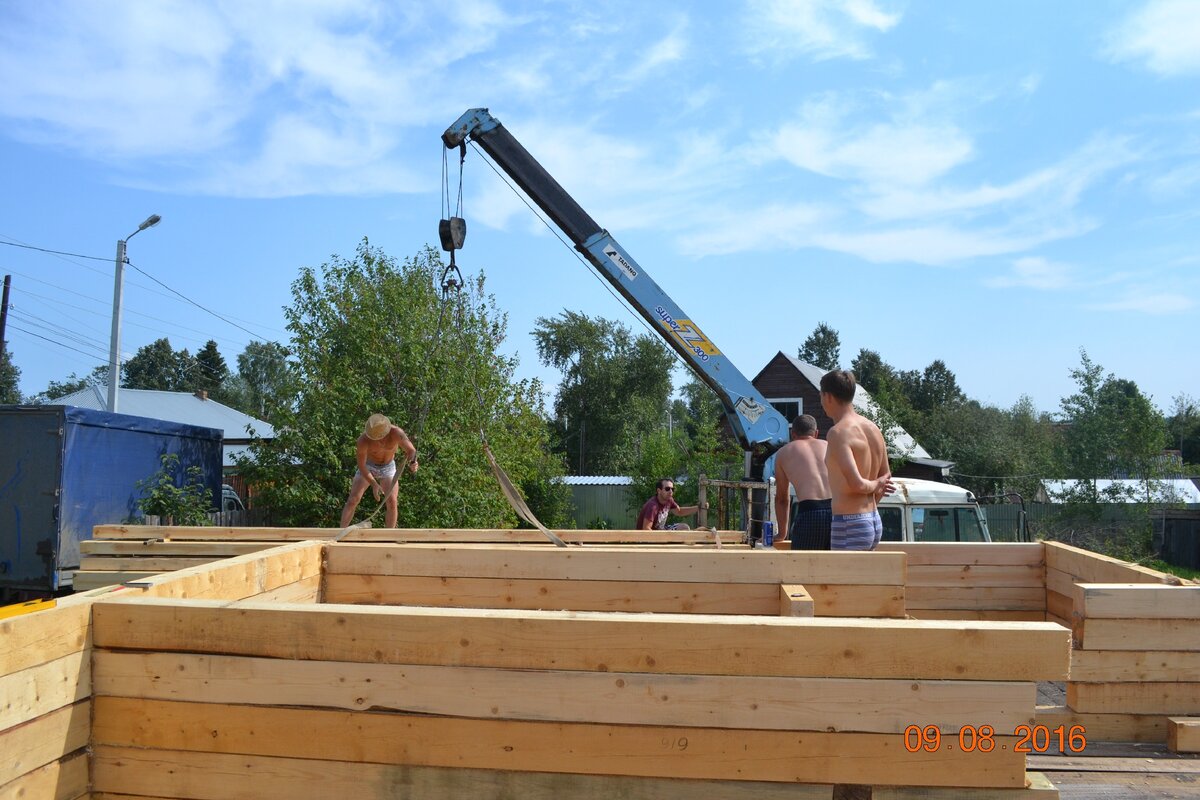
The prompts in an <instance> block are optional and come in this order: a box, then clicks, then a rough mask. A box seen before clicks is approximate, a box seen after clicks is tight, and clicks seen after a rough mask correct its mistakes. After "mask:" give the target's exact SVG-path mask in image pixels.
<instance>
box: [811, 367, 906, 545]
mask: <svg viewBox="0 0 1200 800" xmlns="http://www.w3.org/2000/svg"><path fill="white" fill-rule="evenodd" d="M856 389H857V383H856V382H855V380H854V373H852V372H850V371H848V370H834V371H832V372H827V373H825V375H824V376H822V378H821V407H822V408H823V409H825V413H826V414H828V415H829V418H830V419H832V420H833V423H834V424H833V427H832V428H830V429H829V433H828V434H827V435H826V441H827V442H828V449H827V450H826V453H825V466H826V468H827V469H828V472H829V488H830V491H831V492H832V494H833V502H832V510H833V521H832V523H831V525H830V529H829V538H830V549H832V550H874V549H875V547H876V545H878V544H879V540H880V538H881V537H882V536H883V523H882V522H881V521H880V519H879V511H878V510H877V503H878V502H879V499H880V498H881V497H883V496H884V494H886V493H887V492H888V491H889V490H890V489H891V486H892V471H891V467H890V466H889V465H888V454H887V445H886V444H885V443H884V441H883V434H882V433H880V432H879V428H878V427H877V426H876V425H875V423H874V422H871V420H869V419H867V418H865V417H863V416H860V415H859V414H858V412H856V411H855V410H854V403H853V401H854V392H855V391H856Z"/></svg>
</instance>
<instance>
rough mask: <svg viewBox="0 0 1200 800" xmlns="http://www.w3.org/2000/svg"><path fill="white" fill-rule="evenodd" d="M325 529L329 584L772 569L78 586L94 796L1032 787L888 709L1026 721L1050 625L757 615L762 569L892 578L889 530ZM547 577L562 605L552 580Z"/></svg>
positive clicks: (1058, 673) (1019, 792)
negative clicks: (724, 535) (339, 595)
mask: <svg viewBox="0 0 1200 800" xmlns="http://www.w3.org/2000/svg"><path fill="white" fill-rule="evenodd" d="M324 550H325V559H326V564H325V576H324V584H325V590H326V591H327V592H330V593H334V592H337V591H344V590H343V589H339V588H338V585H339V580H340V578H341V577H344V576H353V577H354V578H355V580H356V581H357V582H359V583H362V582H363V581H362V579H363V578H368V579H369V580H368V581H367V582H368V583H375V584H381V583H386V582H387V581H385V580H384V579H390V578H406V577H428V575H424V573H436V574H439V575H442V576H443V577H446V579H447V580H452V579H453V578H454V577H455V576H461V577H464V578H478V579H486V580H501V581H505V580H518V581H525V580H528V581H535V582H542V583H543V584H544V583H548V582H549V581H565V582H569V583H588V582H595V583H597V584H603V583H605V582H608V581H621V582H622V586H623V587H626V591H628V592H630V593H631V594H633V595H634V596H637V597H647V596H649V597H650V598H651V600H650V601H649V602H650V603H651V604H656V603H659V602H661V596H662V595H661V593H658V594H655V593H651V594H650V595H643V594H642V593H641V592H640V591H639V590H640V584H642V583H675V582H678V581H679V577H680V576H686V580H685V581H684V582H686V583H691V584H696V585H699V584H709V583H713V584H715V583H717V582H720V581H725V582H732V583H735V584H738V585H740V586H757V585H760V584H761V585H773V586H774V589H775V597H774V601H773V604H770V603H766V602H765V600H764V601H763V604H762V608H763V613H762V615H761V616H755V615H750V614H745V613H742V614H735V615H725V616H718V615H713V614H700V613H692V614H677V613H612V612H597V611H585V610H542V611H538V610H528V609H521V608H491V609H487V608H482V609H481V608H468V607H449V608H448V607H414V606H403V607H399V606H390V605H370V606H365V605H350V604H341V603H330V602H328V601H329V600H330V599H331V596H332V595H327V596H324V597H322V598H320V599H322V600H323V601H325V602H322V603H315V604H314V603H311V602H309V603H305V604H292V603H279V602H269V603H268V602H258V601H253V600H242V601H238V602H229V601H228V600H223V599H190V598H189V599H164V598H153V597H150V598H135V599H129V600H126V599H123V598H121V597H120V596H119V595H114V596H113V599H100V600H97V601H96V602H95V603H94V605H93V637H94V642H95V653H94V661H95V676H94V681H93V683H94V689H93V694H94V700H93V703H94V724H93V733H92V742H93V747H94V763H93V772H92V780H93V791H94V792H95V793H96V794H95V795H94V796H96V797H98V798H99V797H109V796H110V795H109V793H113V794H116V793H120V794H122V795H133V796H140V797H154V798H166V797H186V798H191V799H192V800H203V799H204V798H217V797H221V798H224V797H246V798H251V797H252V798H274V797H285V796H286V797H288V798H291V797H295V796H309V797H327V796H337V795H339V794H345V795H346V796H353V797H362V798H372V797H397V796H400V797H405V796H408V797H422V798H434V799H435V800H437V799H438V798H452V797H453V798H458V797H466V796H470V797H484V798H488V797H494V798H501V797H511V796H520V797H529V798H541V797H545V798H549V797H580V798H596V799H597V800H598V798H601V797H613V796H623V797H629V798H635V797H637V798H647V799H649V798H655V800H665V799H666V798H684V797H688V798H692V797H706V798H708V797H712V798H724V797H730V798H732V797H739V798H764V799H765V798H776V797H779V798H782V797H784V796H786V797H788V798H801V799H802V800H803V799H806V798H816V797H822V798H824V797H829V796H830V793H831V786H832V785H834V784H839V783H853V784H874V785H877V786H896V785H899V786H922V787H938V786H941V787H975V788H976V789H987V790H988V793H987V794H980V795H978V796H980V797H984V796H986V797H997V798H1008V797H1013V798H1016V797H1025V796H1037V797H1049V796H1052V794H1050V793H1049V790H1045V787H1044V786H1043V787H1041V788H1040V789H1036V790H1035V789H1029V790H1027V789H1025V788H1024V787H1025V786H1026V780H1027V776H1026V773H1025V764H1024V757H1023V756H1022V755H1020V754H1017V753H1015V752H1014V751H1013V744H1014V741H1015V740H1014V737H1012V736H1009V735H1007V733H1001V735H998V736H997V737H996V745H997V746H996V748H995V749H994V750H993V751H992V752H989V753H981V752H973V753H964V752H961V751H959V750H958V749H955V750H949V749H945V748H943V749H940V750H939V751H937V752H933V753H930V752H926V751H918V752H916V753H910V752H908V751H907V750H906V749H905V747H904V746H903V731H904V729H905V728H906V727H907V726H908V725H911V724H920V725H937V726H939V728H941V729H942V730H944V731H945V732H946V733H947V736H948V737H951V736H954V735H955V734H957V732H958V731H959V729H960V728H962V727H963V726H967V725H970V726H980V725H985V724H986V725H992V726H993V727H994V728H995V729H996V731H998V732H1011V731H1013V730H1014V728H1015V726H1017V725H1020V724H1029V723H1030V722H1032V721H1033V718H1034V716H1033V715H1034V703H1035V686H1034V683H1033V682H1034V681H1036V680H1043V679H1062V678H1063V677H1065V674H1066V668H1067V659H1068V648H1069V636H1068V633H1067V632H1066V631H1065V630H1063V629H1062V628H1061V627H1059V626H1057V625H1052V624H1047V623H1042V622H1006V621H1001V622H981V621H970V620H968V621H923V620H906V619H861V618H859V619H850V618H843V617H821V616H815V617H791V616H781V615H780V614H781V613H782V611H781V609H782V605H783V604H782V593H783V591H784V590H783V589H782V588H781V587H783V586H789V585H791V586H795V585H797V584H802V585H804V587H805V588H806V589H807V590H808V591H809V592H811V597H812V599H813V602H814V606H820V604H821V603H825V604H826V608H827V609H836V605H837V604H836V602H835V600H836V599H840V598H842V597H849V596H850V594H851V593H850V592H849V590H840V589H836V590H831V592H830V593H828V594H827V599H826V600H824V601H820V600H819V597H820V595H821V592H820V590H819V589H817V588H816V586H814V585H808V584H804V583H803V582H804V580H805V579H806V578H809V577H812V576H820V579H821V580H825V581H830V580H831V576H837V580H838V581H842V583H840V584H837V583H829V584H828V585H830V586H839V585H840V586H843V587H850V586H859V587H863V586H866V587H870V586H878V585H886V586H893V585H895V584H894V583H893V582H894V581H896V580H897V576H899V578H900V579H901V580H902V577H903V565H904V558H905V557H904V556H903V555H902V554H888V553H784V552H754V553H750V552H740V553H739V552H736V551H727V552H724V553H716V552H713V551H708V552H706V551H696V550H693V549H679V548H674V549H671V548H654V547H643V548H636V549H632V550H631V549H625V550H624V551H622V550H620V549H617V548H590V547H589V548H578V549H576V548H571V549H568V550H562V549H556V548H541V547H533V548H531V547H502V546H494V547H484V546H475V547H470V546H460V547H445V546H430V545H392V546H381V545H341V544H339V545H334V544H326V545H325V546H324ZM270 552H271V551H268V554H266V555H263V556H261V557H269V554H270ZM751 556H753V558H751ZM380 565H383V566H380ZM212 568H215V567H210V568H199V569H201V570H203V569H212ZM413 573H416V574H415V575H414V574H413ZM743 573H746V574H743ZM178 574H180V573H176V575H178ZM555 575H557V576H560V577H554V576H555ZM173 577H174V576H166V578H164V579H166V580H169V579H171V578H173ZM730 579H732V580H730ZM156 580H158V579H156ZM772 582H773V583H772ZM899 585H901V586H902V585H903V584H902V582H901V583H900V584H899ZM493 588H494V587H493ZM506 588H508V587H506ZM526 588H528V587H526ZM592 588H599V586H597V587H592ZM610 588H611V587H610ZM660 588H661V587H660ZM353 591H354V592H358V593H359V594H357V595H355V597H356V599H357V600H366V601H367V602H380V601H384V600H385V599H387V600H390V599H391V595H390V592H391V589H390V588H388V589H387V590H386V591H384V590H383V589H382V588H380V586H379V585H377V586H376V587H375V588H374V589H372V590H371V591H374V592H379V594H378V595H371V594H370V592H368V593H367V594H366V595H363V594H362V591H363V590H362V589H361V588H359V589H354V590H353ZM404 591H409V590H404ZM444 593H445V594H448V595H451V596H452V597H461V596H462V592H461V590H460V588H458V587H454V588H452V589H448V590H445V592H444ZM233 594H237V592H233ZM242 594H247V593H246V592H242ZM549 594H550V595H551V596H553V597H554V604H562V603H564V601H571V602H568V603H567V605H566V607H567V608H570V606H571V604H573V600H574V599H575V596H573V595H569V593H567V594H564V593H563V592H558V593H557V594H555V593H554V592H553V591H550V592H549ZM495 596H496V595H495V594H490V595H488V597H489V598H493V597H495ZM829 598H835V599H829ZM488 602H492V601H491V600H490V599H489V601H488ZM639 602H640V601H639ZM714 602H715V601H714ZM921 791H922V793H923V796H927V797H952V796H960V795H961V790H960V789H952V788H947V789H941V790H939V789H935V788H930V789H923V790H921ZM1030 792H1035V794H1029V793H1030Z"/></svg>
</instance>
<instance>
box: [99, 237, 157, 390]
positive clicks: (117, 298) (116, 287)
mask: <svg viewBox="0 0 1200 800" xmlns="http://www.w3.org/2000/svg"><path fill="white" fill-rule="evenodd" d="M159 222H162V217H160V216H159V215H158V214H151V215H150V216H149V217H147V218H146V221H145V222H143V223H142V224H141V225H138V229H137V230H136V231H134V232H133V233H131V234H129V235H128V236H126V237H125V238H124V239H118V240H117V270H116V277H115V278H114V280H113V317H112V339H111V340H110V345H109V351H108V410H109V411H112V412H113V413H116V411H117V387H118V385H119V384H120V383H121V295H122V294H123V292H124V285H125V260H126V259H125V242H127V241H129V240H130V239H132V238H133V237H134V236H137V235H138V234H139V233H141V232H142V231H144V230H146V228H153V227H154V226H155V225H157V224H158V223H159Z"/></svg>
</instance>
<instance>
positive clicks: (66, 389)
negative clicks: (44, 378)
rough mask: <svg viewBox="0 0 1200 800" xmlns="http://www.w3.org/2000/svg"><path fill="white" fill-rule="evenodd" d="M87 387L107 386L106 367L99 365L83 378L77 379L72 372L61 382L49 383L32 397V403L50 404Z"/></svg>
mask: <svg viewBox="0 0 1200 800" xmlns="http://www.w3.org/2000/svg"><path fill="white" fill-rule="evenodd" d="M89 386H108V367H107V366H106V365H104V364H101V365H99V366H97V367H94V368H93V369H92V371H91V372H89V373H88V374H87V375H85V376H84V377H82V378H81V377H79V376H78V375H76V374H75V373H74V372H72V373H71V374H70V375H69V376H68V377H66V378H63V379H62V380H61V381H50V383H49V384H47V385H46V388H45V389H43V390H42V391H41V392H40V393H39V394H37V395H34V397H33V402H34V403H52V402H54V401H55V400H56V399H58V398H60V397H63V396H65V395H68V394H72V393H74V392H78V391H79V390H80V389H86V388H87V387H89Z"/></svg>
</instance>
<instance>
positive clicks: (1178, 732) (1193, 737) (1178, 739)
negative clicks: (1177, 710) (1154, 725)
mask: <svg viewBox="0 0 1200 800" xmlns="http://www.w3.org/2000/svg"><path fill="white" fill-rule="evenodd" d="M1167 747H1168V748H1169V749H1170V750H1171V752H1173V753H1200V718H1198V717H1171V718H1169V719H1168V720H1167Z"/></svg>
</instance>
